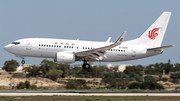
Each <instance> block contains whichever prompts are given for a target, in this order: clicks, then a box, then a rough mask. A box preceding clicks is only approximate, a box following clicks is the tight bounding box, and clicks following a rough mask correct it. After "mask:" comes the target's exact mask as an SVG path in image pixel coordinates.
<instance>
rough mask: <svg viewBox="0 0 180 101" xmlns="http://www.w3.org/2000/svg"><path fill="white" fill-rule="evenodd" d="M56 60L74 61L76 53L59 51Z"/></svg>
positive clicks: (61, 61)
mask: <svg viewBox="0 0 180 101" xmlns="http://www.w3.org/2000/svg"><path fill="white" fill-rule="evenodd" d="M55 62H59V63H74V62H75V55H74V54H73V53H67V52H57V53H56V59H55Z"/></svg>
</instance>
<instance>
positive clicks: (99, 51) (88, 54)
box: [75, 31, 126, 60]
mask: <svg viewBox="0 0 180 101" xmlns="http://www.w3.org/2000/svg"><path fill="white" fill-rule="evenodd" d="M125 35H126V31H125V32H124V33H123V34H122V35H121V36H120V37H119V38H118V40H117V41H116V42H115V43H113V44H110V45H108V46H104V47H100V48H96V49H92V50H87V51H81V52H76V53H75V55H76V56H77V57H78V58H81V59H87V58H90V59H93V60H100V56H104V57H105V58H106V56H105V55H104V54H105V53H106V50H108V49H111V48H114V47H116V46H118V45H120V44H121V43H122V41H123V39H124V37H125Z"/></svg>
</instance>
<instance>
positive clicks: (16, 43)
mask: <svg viewBox="0 0 180 101" xmlns="http://www.w3.org/2000/svg"><path fill="white" fill-rule="evenodd" d="M12 44H15V45H18V44H20V42H12Z"/></svg>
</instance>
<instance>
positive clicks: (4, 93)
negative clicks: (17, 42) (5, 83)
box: [0, 91, 180, 96]
mask: <svg viewBox="0 0 180 101" xmlns="http://www.w3.org/2000/svg"><path fill="white" fill-rule="evenodd" d="M54 95H58V96H180V92H179V91H149V92H148V91H147V92H142V91H138V92H137V91H107V92H104V91H102V92H96V91H0V96H54Z"/></svg>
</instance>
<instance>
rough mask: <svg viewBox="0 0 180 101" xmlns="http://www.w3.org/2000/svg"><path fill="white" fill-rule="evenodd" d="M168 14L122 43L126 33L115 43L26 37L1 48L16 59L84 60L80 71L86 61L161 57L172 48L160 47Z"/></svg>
mask: <svg viewBox="0 0 180 101" xmlns="http://www.w3.org/2000/svg"><path fill="white" fill-rule="evenodd" d="M170 16H171V12H163V13H162V14H161V15H160V16H159V18H158V19H157V20H156V21H155V22H154V23H153V24H152V25H151V26H150V27H149V28H147V30H146V31H145V32H144V33H143V34H142V35H141V36H140V37H138V38H136V39H133V40H129V41H124V42H123V39H124V37H125V35H126V31H125V32H124V33H123V34H122V35H121V36H120V37H119V38H118V39H117V41H116V42H115V43H113V42H110V40H111V37H109V38H108V40H107V41H105V42H96V41H83V40H79V39H77V40H67V39H50V38H25V39H20V40H16V41H14V42H12V43H11V44H8V45H6V46H4V49H5V50H6V51H8V52H10V53H12V54H14V55H16V56H18V57H21V58H22V61H21V63H22V64H24V63H25V60H24V57H37V58H52V59H54V61H55V62H58V63H65V64H71V63H74V62H76V61H83V65H82V68H83V69H89V68H90V65H89V63H88V62H120V61H128V60H135V59H141V58H146V57H150V56H154V55H158V54H162V53H163V50H164V49H166V48H170V47H173V45H168V46H161V43H162V41H163V38H164V35H165V31H166V28H167V25H168V22H169V19H170Z"/></svg>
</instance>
